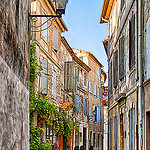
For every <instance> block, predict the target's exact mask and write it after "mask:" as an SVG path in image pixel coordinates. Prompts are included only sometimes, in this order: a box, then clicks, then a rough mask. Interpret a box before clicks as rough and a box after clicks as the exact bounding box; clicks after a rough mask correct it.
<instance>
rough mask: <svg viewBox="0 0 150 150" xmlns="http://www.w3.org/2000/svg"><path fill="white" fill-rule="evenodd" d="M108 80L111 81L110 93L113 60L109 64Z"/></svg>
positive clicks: (110, 89) (109, 88)
mask: <svg viewBox="0 0 150 150" xmlns="http://www.w3.org/2000/svg"><path fill="white" fill-rule="evenodd" d="M108 82H109V87H108V90H109V93H112V62H110V64H109V72H108Z"/></svg>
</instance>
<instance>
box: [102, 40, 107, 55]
mask: <svg viewBox="0 0 150 150" xmlns="http://www.w3.org/2000/svg"><path fill="white" fill-rule="evenodd" d="M102 42H103V45H104V48H105V52H106V55H107V57H108V38H106V39H104V40H103V41H102Z"/></svg>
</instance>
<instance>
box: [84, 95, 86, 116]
mask: <svg viewBox="0 0 150 150" xmlns="http://www.w3.org/2000/svg"><path fill="white" fill-rule="evenodd" d="M84 115H86V112H85V98H84Z"/></svg>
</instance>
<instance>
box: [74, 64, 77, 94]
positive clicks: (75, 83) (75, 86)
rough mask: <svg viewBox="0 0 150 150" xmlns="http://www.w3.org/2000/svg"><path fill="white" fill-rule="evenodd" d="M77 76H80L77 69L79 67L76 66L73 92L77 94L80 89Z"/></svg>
mask: <svg viewBox="0 0 150 150" xmlns="http://www.w3.org/2000/svg"><path fill="white" fill-rule="evenodd" d="M77 76H78V67H77V66H74V76H73V92H76V91H77V87H78V81H77Z"/></svg>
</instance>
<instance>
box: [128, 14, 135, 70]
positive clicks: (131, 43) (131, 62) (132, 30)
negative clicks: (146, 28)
mask: <svg viewBox="0 0 150 150" xmlns="http://www.w3.org/2000/svg"><path fill="white" fill-rule="evenodd" d="M134 64H135V15H133V16H132V18H131V20H130V21H129V69H131V68H132V67H133V66H134Z"/></svg>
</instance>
